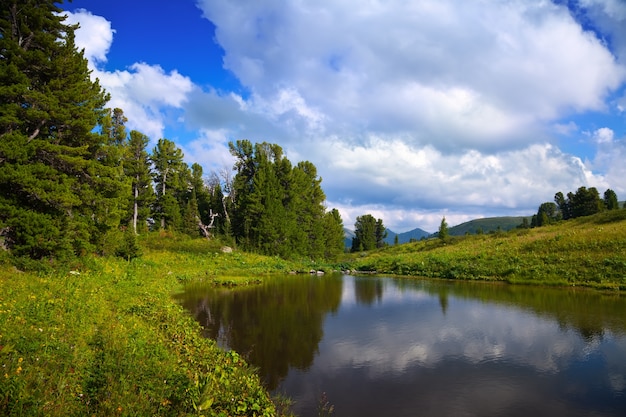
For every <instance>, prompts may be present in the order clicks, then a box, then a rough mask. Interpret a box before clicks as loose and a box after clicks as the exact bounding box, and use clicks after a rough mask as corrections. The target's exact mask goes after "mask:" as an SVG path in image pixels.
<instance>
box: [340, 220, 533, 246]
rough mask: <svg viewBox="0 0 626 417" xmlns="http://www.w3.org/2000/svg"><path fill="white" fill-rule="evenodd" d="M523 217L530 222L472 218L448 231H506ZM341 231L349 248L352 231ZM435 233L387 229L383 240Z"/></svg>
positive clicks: (403, 240) (390, 241) (455, 233)
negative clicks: (398, 231)
mask: <svg viewBox="0 0 626 417" xmlns="http://www.w3.org/2000/svg"><path fill="white" fill-rule="evenodd" d="M524 219H526V220H527V221H528V224H530V221H531V220H532V216H515V217H514V216H506V217H486V218H482V219H474V220H470V221H468V222H465V223H461V224H458V225H456V226H453V227H450V228H449V229H448V233H449V234H450V235H451V236H463V235H465V234H476V233H491V232H496V231H498V230H501V231H503V232H506V231H508V230H511V229H515V228H516V227H517V226H519V225H521V224H522V222H523V221H524ZM343 231H344V241H345V244H346V248H351V247H352V238H354V231H353V230H350V229H347V228H345V227H344V229H343ZM436 235H437V233H436V232H435V233H430V232H427V231H425V230H424V229H420V228H419V227H418V228H415V229H413V230H410V231H408V232H403V233H396V232H394V231H392V230H390V229H387V237H386V238H385V242H386V243H387V244H389V245H393V244H394V243H395V238H396V236H398V243H407V242H410V241H411V239H413V240H421V239H423V238H424V239H426V238H429V237H435V236H436Z"/></svg>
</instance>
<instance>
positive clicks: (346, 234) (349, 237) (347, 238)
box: [343, 227, 354, 249]
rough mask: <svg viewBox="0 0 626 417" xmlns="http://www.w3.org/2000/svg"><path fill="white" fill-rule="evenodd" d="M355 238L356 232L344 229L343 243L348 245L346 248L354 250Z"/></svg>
mask: <svg viewBox="0 0 626 417" xmlns="http://www.w3.org/2000/svg"><path fill="white" fill-rule="evenodd" d="M353 237H354V232H353V231H352V230H350V229H346V228H345V227H344V228H343V241H344V243H345V245H346V248H348V249H351V248H352V238H353Z"/></svg>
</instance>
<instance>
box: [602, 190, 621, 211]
mask: <svg viewBox="0 0 626 417" xmlns="http://www.w3.org/2000/svg"><path fill="white" fill-rule="evenodd" d="M604 208H606V209H607V210H617V209H619V202H618V200H617V194H615V191H613V190H611V189H610V188H609V189H607V190H606V191H605V192H604Z"/></svg>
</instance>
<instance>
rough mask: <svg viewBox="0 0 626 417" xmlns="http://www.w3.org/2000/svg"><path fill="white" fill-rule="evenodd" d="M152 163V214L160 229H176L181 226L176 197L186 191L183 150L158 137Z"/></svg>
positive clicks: (179, 208) (179, 209)
mask: <svg viewBox="0 0 626 417" xmlns="http://www.w3.org/2000/svg"><path fill="white" fill-rule="evenodd" d="M151 160H152V162H153V164H154V172H153V178H154V184H155V189H156V201H155V204H154V209H153V215H154V218H155V220H157V221H159V222H160V225H161V229H166V228H167V229H172V230H177V229H179V228H180V226H181V222H182V216H181V206H180V204H179V200H178V199H177V197H179V196H180V194H181V192H183V190H184V191H186V186H183V185H182V184H183V181H182V177H184V176H185V170H188V168H187V164H185V163H184V162H183V152H182V151H181V150H180V148H178V147H176V145H175V144H174V142H172V141H170V140H168V139H159V142H158V143H157V145H156V147H155V148H154V150H153V152H152V158H151Z"/></svg>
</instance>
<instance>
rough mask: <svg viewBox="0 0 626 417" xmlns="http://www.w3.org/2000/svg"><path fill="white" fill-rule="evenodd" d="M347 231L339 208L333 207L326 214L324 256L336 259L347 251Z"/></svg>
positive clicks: (328, 258) (332, 259) (331, 259)
mask: <svg viewBox="0 0 626 417" xmlns="http://www.w3.org/2000/svg"><path fill="white" fill-rule="evenodd" d="M344 238H345V232H344V230H343V221H342V220H341V214H340V213H339V210H337V209H332V210H331V211H328V212H326V213H325V214H324V242H325V245H324V246H325V247H324V258H325V259H327V260H330V261H335V260H337V258H338V257H339V255H341V254H342V253H343V252H344V251H345V241H344Z"/></svg>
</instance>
